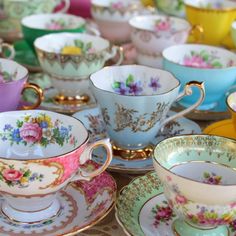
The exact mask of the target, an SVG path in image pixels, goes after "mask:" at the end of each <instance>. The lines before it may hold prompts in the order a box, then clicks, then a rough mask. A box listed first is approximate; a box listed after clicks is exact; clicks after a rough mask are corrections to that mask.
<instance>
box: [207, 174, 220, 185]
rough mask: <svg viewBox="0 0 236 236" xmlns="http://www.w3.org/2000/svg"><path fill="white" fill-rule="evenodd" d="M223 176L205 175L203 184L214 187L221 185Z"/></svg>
mask: <svg viewBox="0 0 236 236" xmlns="http://www.w3.org/2000/svg"><path fill="white" fill-rule="evenodd" d="M221 180H222V176H219V175H216V173H213V172H211V173H209V172H204V173H203V183H206V184H212V185H219V184H221V183H222V182H221Z"/></svg>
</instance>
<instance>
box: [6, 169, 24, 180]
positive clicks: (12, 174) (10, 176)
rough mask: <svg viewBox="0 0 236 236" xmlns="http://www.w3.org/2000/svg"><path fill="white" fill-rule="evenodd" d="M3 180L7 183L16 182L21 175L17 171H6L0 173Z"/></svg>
mask: <svg viewBox="0 0 236 236" xmlns="http://www.w3.org/2000/svg"><path fill="white" fill-rule="evenodd" d="M2 175H3V177H4V179H6V180H8V181H17V180H20V179H21V177H22V176H23V174H22V173H21V172H20V171H18V170H13V169H6V170H4V171H3V173H2Z"/></svg>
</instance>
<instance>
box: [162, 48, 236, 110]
mask: <svg viewBox="0 0 236 236" xmlns="http://www.w3.org/2000/svg"><path fill="white" fill-rule="evenodd" d="M162 54H163V58H164V61H163V67H164V69H165V70H167V71H169V72H171V73H172V74H173V75H174V76H175V77H176V78H177V79H179V80H180V82H181V84H182V87H181V88H182V89H183V85H184V84H186V83H188V82H189V81H190V80H194V81H203V82H204V84H205V89H206V98H205V100H204V101H203V103H202V105H201V106H199V108H198V109H199V110H209V109H212V108H214V107H215V106H216V105H217V103H218V101H219V100H220V99H221V98H223V97H224V96H225V94H226V92H227V91H228V89H229V88H230V87H231V86H232V85H233V84H234V82H235V80H236V55H235V54H234V53H232V52H230V51H228V50H226V49H222V48H218V47H213V46H207V45H198V44H183V45H175V46H172V47H169V48H167V49H165V50H164V51H163V53H162ZM198 97H199V92H198V91H196V93H193V94H192V95H191V96H188V97H185V98H183V100H181V101H180V102H179V103H180V104H181V105H183V106H185V107H188V106H191V105H192V104H193V103H194V102H195V101H196V99H197V98H198Z"/></svg>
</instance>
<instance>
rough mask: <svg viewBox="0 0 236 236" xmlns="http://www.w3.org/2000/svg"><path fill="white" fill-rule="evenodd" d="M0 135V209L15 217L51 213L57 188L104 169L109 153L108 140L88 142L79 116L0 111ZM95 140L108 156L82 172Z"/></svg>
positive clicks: (23, 219)
mask: <svg viewBox="0 0 236 236" xmlns="http://www.w3.org/2000/svg"><path fill="white" fill-rule="evenodd" d="M0 137H1V139H0V146H1V149H0V156H1V158H0V168H1V169H0V174H1V178H0V183H1V190H0V191H1V194H2V196H3V197H4V203H3V205H2V207H1V208H2V209H1V210H2V211H3V213H4V214H5V215H7V216H8V217H9V218H10V219H13V220H15V221H18V222H29V223H33V222H39V221H41V220H45V219H49V218H50V217H55V216H56V215H57V214H58V213H59V212H60V207H61V203H60V202H59V201H58V199H57V197H56V196H57V195H56V193H57V192H58V191H59V190H61V189H62V188H63V187H65V186H66V185H67V184H68V183H69V182H72V181H75V180H83V179H84V180H89V179H91V178H92V177H94V176H96V175H98V174H100V173H102V172H103V171H104V170H105V169H106V168H107V166H108V165H109V163H110V161H111V158H112V157H111V147H110V143H109V141H108V140H100V141H97V142H94V143H92V144H90V145H88V139H89V136H88V131H87V130H86V129H85V127H84V126H83V124H82V123H81V122H80V121H79V120H77V119H75V118H73V117H69V116H66V115H62V114H58V113H54V112H50V111H44V110H29V111H17V112H3V113H1V114H0ZM96 146H103V147H104V148H105V149H106V152H107V160H106V162H105V163H104V165H103V166H101V167H100V168H99V169H98V170H96V171H94V172H89V173H86V172H85V171H84V170H83V169H82V168H81V165H82V164H84V163H85V162H86V161H87V160H89V159H91V155H92V151H93V149H94V148H96Z"/></svg>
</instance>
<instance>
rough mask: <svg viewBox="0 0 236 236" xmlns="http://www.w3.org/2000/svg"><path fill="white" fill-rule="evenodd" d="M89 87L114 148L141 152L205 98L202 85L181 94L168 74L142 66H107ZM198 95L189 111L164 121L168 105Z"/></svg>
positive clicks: (193, 84)
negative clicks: (168, 125) (170, 124)
mask: <svg viewBox="0 0 236 236" xmlns="http://www.w3.org/2000/svg"><path fill="white" fill-rule="evenodd" d="M90 85H91V89H92V91H93V94H94V96H95V98H96V99H97V102H98V103H99V105H100V107H101V112H102V115H103V119H104V121H105V125H106V128H107V131H108V135H109V136H110V138H111V140H112V142H113V150H114V146H115V147H118V148H119V149H122V150H144V149H145V148H146V147H148V146H149V145H150V143H152V142H155V136H156V135H157V133H158V132H159V130H160V129H161V128H162V127H163V126H165V124H167V123H168V122H170V121H172V120H174V119H176V118H178V117H180V116H183V115H185V114H187V113H188V112H190V111H191V110H193V109H195V108H196V107H197V106H199V105H200V104H201V102H202V101H203V99H204V95H205V92H204V85H203V84H202V83H201V82H189V83H188V84H186V85H185V91H184V92H183V93H180V92H179V90H180V82H179V80H178V79H176V78H175V77H174V76H173V75H172V74H171V73H169V72H167V71H163V70H159V69H155V68H151V67H146V66H141V65H123V66H110V67H105V68H103V69H101V70H100V71H98V72H95V73H93V74H92V75H91V77H90ZM192 87H196V88H197V89H198V90H199V91H200V93H201V96H200V98H199V99H196V101H195V102H194V104H193V105H192V106H191V108H188V109H186V110H183V111H181V112H179V113H177V114H176V115H174V116H171V117H169V118H167V117H166V116H167V112H168V111H169V110H170V107H171V105H172V104H173V103H174V102H175V101H176V100H178V99H181V98H182V97H184V96H187V95H189V94H191V92H192Z"/></svg>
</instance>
